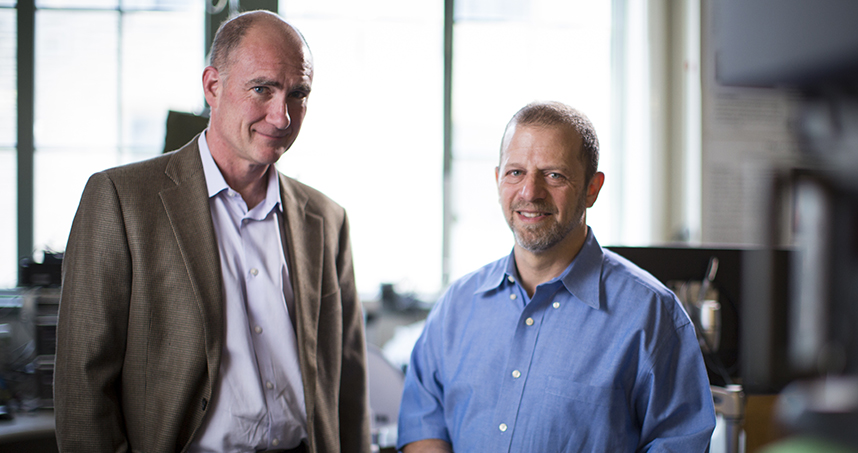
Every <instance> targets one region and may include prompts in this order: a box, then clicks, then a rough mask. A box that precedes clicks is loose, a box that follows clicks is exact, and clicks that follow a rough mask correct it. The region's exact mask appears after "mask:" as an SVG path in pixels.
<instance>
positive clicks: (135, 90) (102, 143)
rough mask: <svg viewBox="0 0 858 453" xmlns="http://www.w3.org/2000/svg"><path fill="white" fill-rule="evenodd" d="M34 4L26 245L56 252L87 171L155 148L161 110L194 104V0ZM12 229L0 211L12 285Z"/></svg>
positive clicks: (9, 18)
mask: <svg viewBox="0 0 858 453" xmlns="http://www.w3.org/2000/svg"><path fill="white" fill-rule="evenodd" d="M0 5H2V4H0ZM9 6H10V7H11V6H13V5H9ZM35 6H36V16H35V46H34V55H35V68H34V70H35V81H34V83H35V85H34V90H35V106H34V125H33V132H34V147H35V151H34V155H33V187H34V189H33V191H34V195H33V210H34V215H33V217H34V219H33V245H34V248H35V249H36V250H38V251H42V250H50V251H62V250H63V249H64V248H65V245H66V244H65V243H66V240H67V238H68V233H69V229H70V228H71V222H72V218H73V216H74V212H75V210H76V209H77V204H78V201H79V199H80V194H81V192H82V191H83V186H84V184H85V183H86V180H87V178H88V177H89V175H90V174H92V173H94V172H96V171H98V170H103V169H105V168H108V167H111V166H115V165H119V164H123V163H127V162H132V161H137V160H142V159H145V158H148V157H152V156H155V155H157V154H159V153H160V152H161V151H162V150H163V147H164V130H165V123H166V118H167V112H168V110H170V109H172V110H179V111H198V110H200V109H201V108H202V102H203V99H202V97H201V95H200V73H201V71H202V68H203V67H204V64H205V56H204V54H205V46H204V44H203V40H204V32H203V25H204V20H205V16H204V11H203V8H204V3H202V2H199V1H197V0H168V1H165V0H161V1H158V0H155V1H148V0H37V1H36V2H35ZM15 14H16V10H15V9H12V8H8V9H0V34H2V39H0V58H2V64H0V68H2V69H0V71H2V72H0V93H2V94H0V96H2V97H0V181H2V182H0V193H2V195H0V209H3V212H8V213H14V212H16V201H15V200H16V198H15V193H16V191H15V184H16V180H17V178H16V171H15V169H16V164H15V162H16V160H15V154H14V148H13V147H14V146H15V128H16V122H15V105H16V103H15V84H16V77H15V65H14V63H15V60H14V57H15V46H16V32H15V26H14V25H15ZM7 25H9V26H7ZM7 47H8V49H7ZM7 58H9V62H11V63H12V64H7ZM10 115H11V119H9V118H10ZM7 173H8V174H7ZM7 185H8V186H9V187H8V189H9V190H6V189H7ZM7 205H8V206H7ZM15 229H16V225H15V217H14V216H3V218H2V220H0V241H2V243H0V251H2V257H3V258H2V260H0V287H11V286H14V285H15V283H16V279H17V269H16V266H17V263H16V260H14V259H9V257H13V256H15V255H16V251H15V233H16V231H15Z"/></svg>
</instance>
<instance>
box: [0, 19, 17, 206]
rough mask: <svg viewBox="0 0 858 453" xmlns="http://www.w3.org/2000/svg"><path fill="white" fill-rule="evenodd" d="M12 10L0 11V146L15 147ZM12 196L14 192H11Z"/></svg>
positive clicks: (13, 31)
mask: <svg viewBox="0 0 858 453" xmlns="http://www.w3.org/2000/svg"><path fill="white" fill-rule="evenodd" d="M15 17H16V16H15V10H14V9H0V146H3V147H6V146H15V143H16V142H17V141H18V140H17V132H16V129H17V127H18V126H17V121H16V118H17V117H18V114H17V112H16V109H17V105H18V99H17V93H18V87H17V86H16V84H17V80H18V77H17V73H16V72H17V70H18V62H17V60H16V59H15V55H16V52H17V49H16V47H17V29H18V27H17V23H16V20H15ZM11 193H12V194H14V191H13V192H11Z"/></svg>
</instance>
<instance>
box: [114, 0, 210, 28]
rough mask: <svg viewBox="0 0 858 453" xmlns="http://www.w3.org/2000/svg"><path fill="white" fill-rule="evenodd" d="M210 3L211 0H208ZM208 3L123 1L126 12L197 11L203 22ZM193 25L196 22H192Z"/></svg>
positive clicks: (176, 0) (183, 0) (187, 0)
mask: <svg viewBox="0 0 858 453" xmlns="http://www.w3.org/2000/svg"><path fill="white" fill-rule="evenodd" d="M206 1H209V0H206ZM205 3H206V2H201V1H199V0H122V9H125V10H132V9H136V10H155V11H195V12H197V14H196V16H197V18H196V19H198V20H203V19H204V16H203V9H202V8H203V7H204V5H205ZM190 22H191V23H193V22H194V21H193V20H191V21H190Z"/></svg>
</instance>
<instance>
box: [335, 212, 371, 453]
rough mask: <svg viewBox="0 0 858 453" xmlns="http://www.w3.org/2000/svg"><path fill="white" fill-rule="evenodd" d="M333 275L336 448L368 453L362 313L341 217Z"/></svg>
mask: <svg viewBox="0 0 858 453" xmlns="http://www.w3.org/2000/svg"><path fill="white" fill-rule="evenodd" d="M337 271H338V273H339V275H338V278H339V284H340V294H341V298H342V307H343V345H342V350H343V357H342V379H341V380H340V399H339V404H340V407H339V417H340V420H339V426H340V446H341V448H342V451H343V452H344V453H345V452H369V451H370V423H369V398H368V391H367V372H366V344H365V337H364V331H363V309H362V306H361V303H360V300H359V299H358V295H357V288H356V285H355V276H354V267H353V264H352V252H351V244H350V240H349V222H348V217H346V216H345V215H344V216H343V225H342V227H341V228H340V237H339V253H338V255H337Z"/></svg>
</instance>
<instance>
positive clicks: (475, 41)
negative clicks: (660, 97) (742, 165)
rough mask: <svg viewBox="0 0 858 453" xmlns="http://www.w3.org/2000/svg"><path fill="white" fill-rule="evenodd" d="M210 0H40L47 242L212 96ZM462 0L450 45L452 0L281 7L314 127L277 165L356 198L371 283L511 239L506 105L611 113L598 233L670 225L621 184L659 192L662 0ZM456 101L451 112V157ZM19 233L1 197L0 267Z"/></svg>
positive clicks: (478, 257) (6, 105) (459, 259)
mask: <svg viewBox="0 0 858 453" xmlns="http://www.w3.org/2000/svg"><path fill="white" fill-rule="evenodd" d="M204 3H205V2H200V1H198V0H160V1H157V0H156V1H144V0H38V1H36V8H37V9H36V20H35V46H34V47H35V49H34V53H35V124H34V132H35V138H34V139H35V153H34V159H33V164H34V195H33V202H34V222H33V223H34V225H33V246H34V249H35V250H45V249H47V250H56V251H62V250H63V249H64V247H65V242H66V240H67V236H68V232H69V228H70V226H71V222H72V218H73V215H74V212H75V209H76V208H77V204H78V201H79V197H80V194H81V191H82V189H83V186H84V184H85V182H86V180H87V178H88V177H89V175H90V174H92V173H93V172H95V171H98V170H101V169H105V168H108V167H111V166H115V165H119V164H123V163H127V162H132V161H137V160H142V159H145V158H148V157H151V156H154V155H156V154H158V153H160V152H161V150H162V147H163V143H164V132H165V127H164V126H165V121H166V116H167V112H168V111H169V110H179V111H186V112H199V111H201V109H202V108H203V101H204V99H203V96H202V92H201V82H200V77H201V72H202V69H203V67H204V65H205V44H204V35H205V33H204V26H205V25H204V19H205V11H203V8H204ZM454 3H455V8H454V10H453V20H452V32H453V39H452V43H453V46H452V48H451V49H448V50H449V53H445V47H444V45H445V26H446V27H450V26H451V25H450V22H449V21H447V20H446V19H445V9H444V8H445V5H444V4H445V2H442V1H438V0H410V1H407V2H403V1H393V0H363V1H360V2H355V1H351V0H290V1H287V2H283V1H281V2H280V10H279V12H280V13H281V14H282V15H283V16H284V17H286V18H287V19H288V20H290V21H291V22H293V23H294V24H295V25H296V26H298V28H300V29H301V31H302V32H303V33H304V35H305V36H306V38H307V40H308V42H309V43H310V46H311V48H312V50H313V54H314V57H315V65H316V72H315V79H314V86H313V94H312V95H311V97H310V103H309V110H308V113H307V115H308V116H307V120H306V122H305V123H304V126H303V127H304V129H303V130H302V133H301V136H300V137H299V138H298V140H297V141H296V142H295V145H294V146H293V149H292V150H290V151H289V152H288V153H287V154H286V155H285V156H284V157H283V159H281V161H280V162H279V163H278V168H279V169H280V170H281V171H283V172H285V173H286V174H289V175H290V176H293V177H295V178H297V179H299V180H301V181H303V182H306V183H308V184H310V185H312V186H314V187H316V188H318V189H320V190H322V191H323V192H325V193H326V194H328V195H329V196H331V197H332V198H333V199H334V200H336V201H338V202H339V203H340V204H342V205H343V206H344V207H345V208H346V209H347V211H348V213H349V217H350V221H351V227H352V231H351V233H352V243H353V248H354V257H355V269H356V274H357V282H358V290H359V291H360V293H361V295H362V297H364V298H373V297H376V296H377V294H378V291H379V287H380V285H381V284H384V283H391V284H394V285H395V287H396V289H397V290H398V291H400V292H413V293H416V294H417V295H418V296H419V297H421V298H423V299H425V300H433V299H434V297H435V295H437V293H438V292H439V291H440V290H442V289H443V286H444V284H445V283H446V282H448V281H452V280H453V279H455V278H458V277H460V276H461V275H463V274H465V273H467V272H470V271H471V270H474V269H475V268H477V267H478V266H480V265H482V264H485V263H487V262H489V261H491V260H494V259H497V258H499V257H501V256H503V255H505V254H507V253H509V251H510V249H511V248H512V245H513V238H512V234H511V233H510V232H509V230H508V228H507V226H506V223H505V221H504V219H503V216H502V215H501V212H500V207H499V205H498V203H497V192H496V187H495V180H494V167H495V165H497V161H498V151H499V145H500V139H501V134H502V131H503V128H504V126H505V124H506V122H507V120H508V119H509V118H510V116H511V115H512V114H513V113H514V112H515V111H516V110H517V109H518V108H520V107H522V106H523V105H525V104H526V103H528V102H530V101H533V100H548V99H552V100H559V101H562V102H566V103H568V104H571V105H573V106H575V107H577V108H579V109H581V110H582V111H584V112H585V113H587V114H588V115H589V116H590V118H591V119H592V120H593V122H594V124H595V126H596V129H597V131H598V133H599V136H600V140H601V143H602V162H601V168H602V169H603V170H604V171H605V172H606V173H607V174H608V178H607V181H606V186H605V188H604V189H603V192H602V195H601V196H600V199H599V202H598V203H597V205H596V207H595V208H594V209H592V210H590V212H589V214H588V223H589V224H590V225H592V226H593V227H594V230H595V231H596V234H597V237H598V238H599V240H600V242H602V244H623V243H635V242H638V243H639V242H641V241H645V240H646V239H647V238H649V237H652V236H653V235H651V234H649V232H648V231H647V230H646V225H648V219H647V218H646V217H647V216H648V215H649V206H648V205H645V204H641V203H636V202H635V203H626V204H624V203H623V200H625V199H629V198H628V194H632V195H635V196H639V197H641V198H643V199H646V198H647V197H646V195H647V194H648V193H649V192H648V190H649V189H648V188H647V187H646V184H647V178H649V176H648V167H647V165H653V164H652V163H650V162H649V161H648V159H649V147H650V143H649V141H648V138H647V136H646V131H647V130H648V128H649V127H650V118H649V117H648V115H647V109H648V105H649V101H648V91H647V89H648V85H647V83H648V80H649V75H648V73H647V58H648V57H647V55H646V54H645V52H644V53H641V52H639V51H640V50H641V49H645V48H646V46H647V32H646V29H647V18H646V11H647V6H646V2H645V1H644V0H614V1H611V2H602V1H599V2H592V1H586V0H574V1H570V0H509V1H504V2H497V1H488V0H456V1H455V2H454ZM15 15H16V9H15V6H14V3H12V0H0V209H2V210H3V212H7V213H14V212H16V195H15V192H16V187H17V184H18V182H17V181H16V170H15V162H16V150H15V146H16V144H15V130H16V129H15V127H16V126H15V124H16V123H15V119H16V118H15V109H16V106H15V63H16V59H15V46H16V44H15V38H16V30H15V24H16V16H15ZM447 17H449V16H447ZM618 17H621V18H622V20H619V21H618V20H617V18H618ZM446 30H450V28H447V29H446ZM629 43H632V44H629ZM635 46H637V47H635ZM618 49H619V51H618ZM451 55H452V60H448V62H449V63H451V67H452V75H451V78H450V79H449V81H450V82H451V83H450V86H452V94H451V96H450V97H449V101H450V102H449V103H448V104H445V90H444V87H445V83H444V81H445V57H450V56H451ZM618 62H619V63H621V65H620V66H618ZM618 100H622V102H618ZM445 111H448V112H450V114H451V118H452V120H451V123H450V124H451V125H450V128H449V129H448V130H447V132H449V133H450V134H451V140H450V148H449V151H450V152H449V154H448V155H447V156H446V157H445V153H444V148H445V139H444V137H445V135H444V134H445V121H444V118H445ZM618 137H620V138H621V139H622V140H619V139H618ZM445 159H446V162H445ZM627 162H635V164H634V168H631V166H629V165H627V164H626V163H627ZM641 162H642V163H643V165H639V164H638V163H641ZM445 164H446V165H447V170H445ZM445 181H446V187H445ZM445 190H446V193H447V201H446V203H445V198H444V193H445ZM445 218H447V219H448V221H447V222H446V225H445V221H444V219H445ZM625 219H634V222H625V221H624V220H625ZM16 234H17V233H16V223H15V219H14V216H12V215H7V216H0V287H10V286H14V285H15V282H16V277H17V263H16V261H17V260H16V259H14V257H15V255H16V249H15V247H16V241H15V237H16ZM641 238H643V239H641Z"/></svg>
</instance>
